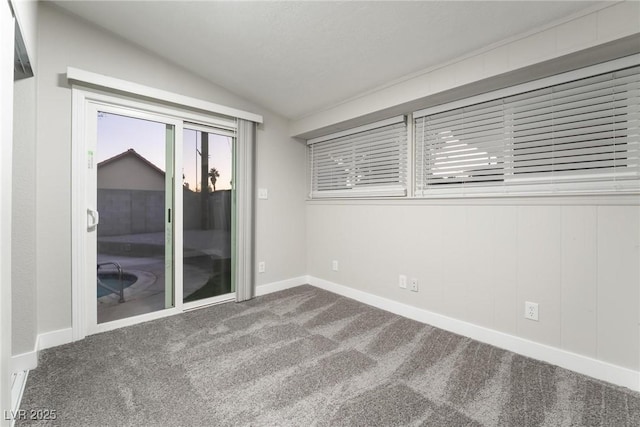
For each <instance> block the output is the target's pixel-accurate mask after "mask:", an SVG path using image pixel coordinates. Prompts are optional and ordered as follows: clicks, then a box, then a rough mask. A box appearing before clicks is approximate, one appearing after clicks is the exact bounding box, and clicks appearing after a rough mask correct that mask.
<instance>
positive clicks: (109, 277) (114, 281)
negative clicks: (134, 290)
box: [96, 273, 138, 298]
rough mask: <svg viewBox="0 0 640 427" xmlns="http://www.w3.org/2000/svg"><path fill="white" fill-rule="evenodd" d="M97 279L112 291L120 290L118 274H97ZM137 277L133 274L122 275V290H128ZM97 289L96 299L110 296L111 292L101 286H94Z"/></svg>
mask: <svg viewBox="0 0 640 427" xmlns="http://www.w3.org/2000/svg"><path fill="white" fill-rule="evenodd" d="M98 278H99V279H100V281H101V282H102V283H104V284H105V285H107V286H109V287H110V288H112V289H120V278H119V277H118V273H99V274H98ZM137 280H138V277H137V276H136V275H135V274H131V273H122V284H123V285H124V288H125V289H126V288H128V287H129V286H131V285H133V284H134V283H136V281H137ZM96 287H97V288H98V298H100V297H103V296H106V295H110V294H112V293H113V292H111V291H110V290H109V289H106V288H104V287H102V286H98V285H96Z"/></svg>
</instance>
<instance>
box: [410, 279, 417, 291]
mask: <svg viewBox="0 0 640 427" xmlns="http://www.w3.org/2000/svg"><path fill="white" fill-rule="evenodd" d="M409 289H411V290H412V291H413V292H418V279H416V278H415V277H412V278H411V287H410V288H409Z"/></svg>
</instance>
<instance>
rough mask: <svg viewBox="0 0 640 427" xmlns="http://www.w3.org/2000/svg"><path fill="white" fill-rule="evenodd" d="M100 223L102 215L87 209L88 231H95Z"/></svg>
mask: <svg viewBox="0 0 640 427" xmlns="http://www.w3.org/2000/svg"><path fill="white" fill-rule="evenodd" d="M99 223H100V214H99V213H98V211H96V210H93V209H91V208H87V230H93V229H94V228H96V227H97V226H98V224H99Z"/></svg>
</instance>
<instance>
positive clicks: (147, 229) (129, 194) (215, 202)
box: [98, 189, 231, 237]
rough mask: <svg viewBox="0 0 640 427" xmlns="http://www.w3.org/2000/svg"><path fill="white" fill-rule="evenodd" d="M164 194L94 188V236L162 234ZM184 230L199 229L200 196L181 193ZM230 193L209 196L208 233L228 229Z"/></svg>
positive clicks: (224, 191) (186, 192)
mask: <svg viewBox="0 0 640 427" xmlns="http://www.w3.org/2000/svg"><path fill="white" fill-rule="evenodd" d="M164 195H165V193H164V191H150V190H112V189H98V212H100V225H99V226H98V237H105V236H120V235H124V234H139V233H157V232H161V231H164V220H165V216H164V210H165V201H164ZM183 204H184V219H183V224H184V228H185V229H195V230H199V229H202V226H201V218H200V194H199V193H192V192H190V191H185V192H184V198H183ZM229 218H231V191H230V190H222V191H216V192H214V193H211V194H210V195H209V223H208V227H207V229H210V230H227V231H228V230H231V221H230V220H229Z"/></svg>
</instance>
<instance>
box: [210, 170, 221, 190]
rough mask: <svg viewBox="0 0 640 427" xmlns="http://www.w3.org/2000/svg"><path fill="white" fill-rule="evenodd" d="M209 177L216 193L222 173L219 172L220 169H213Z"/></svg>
mask: <svg viewBox="0 0 640 427" xmlns="http://www.w3.org/2000/svg"><path fill="white" fill-rule="evenodd" d="M209 177H210V179H211V185H213V191H216V181H217V180H218V178H219V177H220V172H218V169H216V168H211V170H210V171H209Z"/></svg>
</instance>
